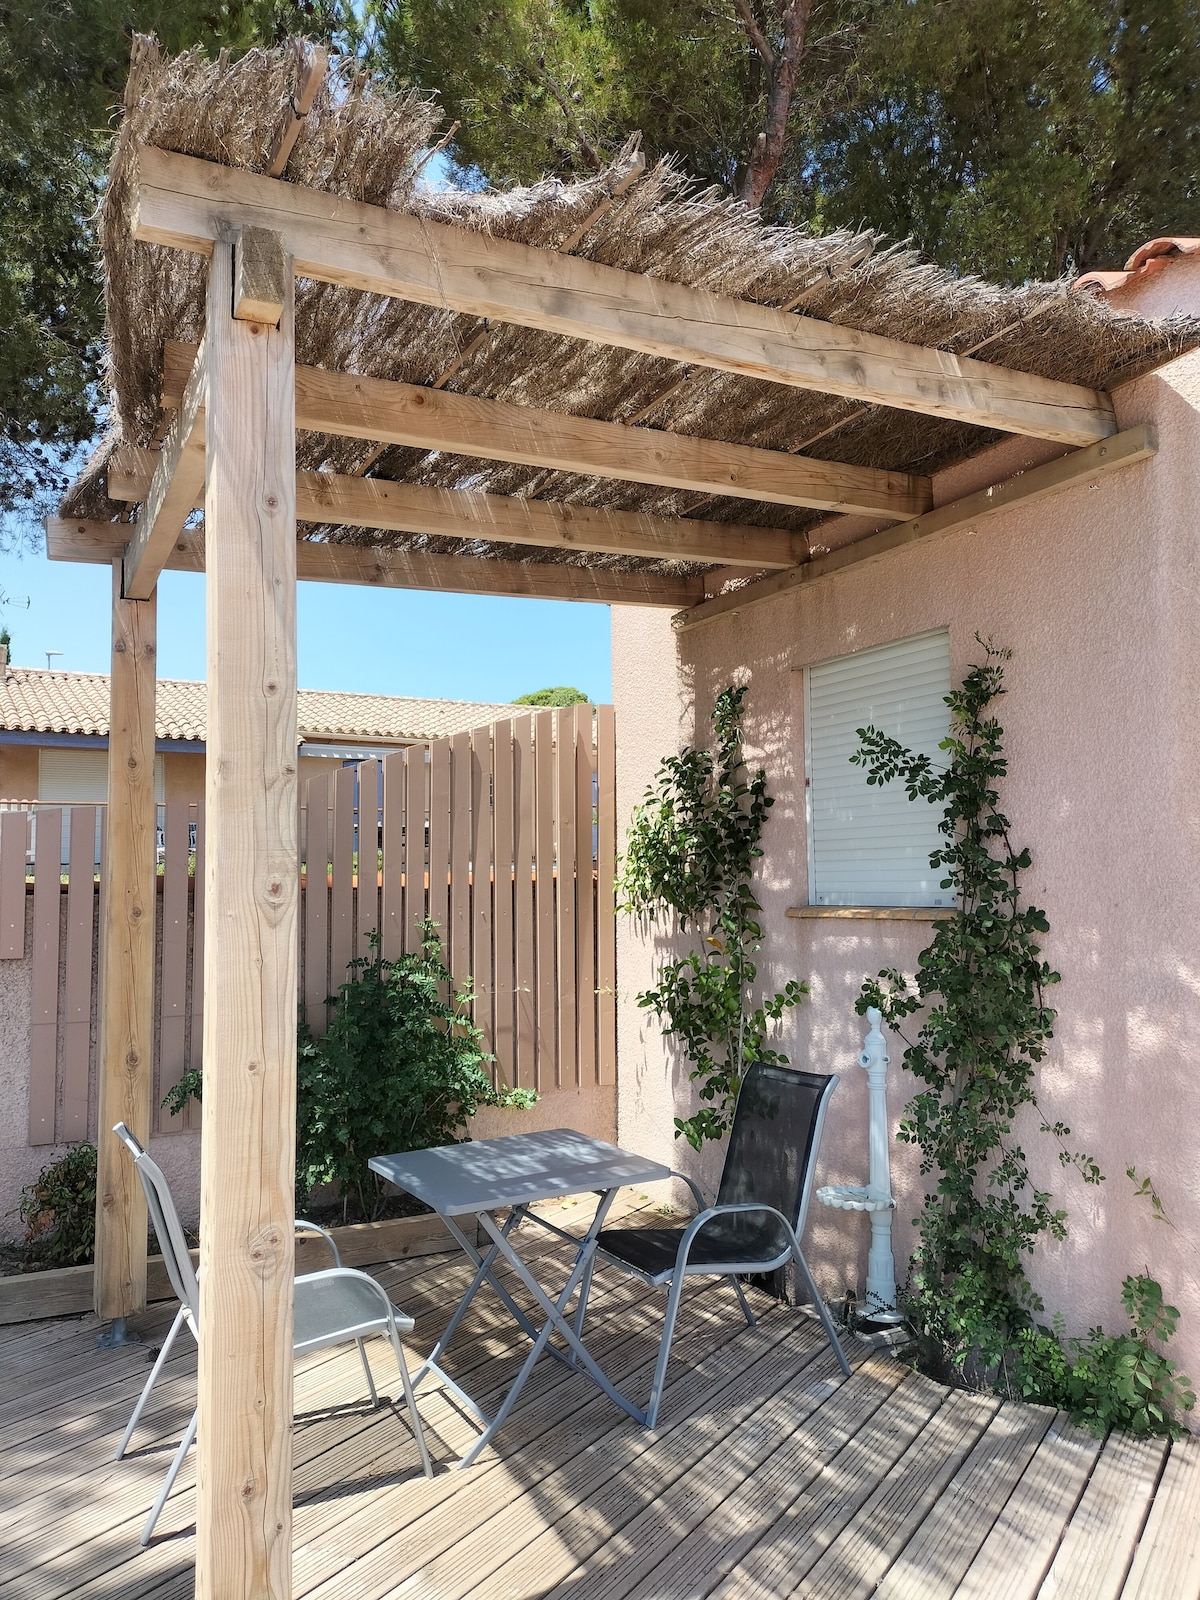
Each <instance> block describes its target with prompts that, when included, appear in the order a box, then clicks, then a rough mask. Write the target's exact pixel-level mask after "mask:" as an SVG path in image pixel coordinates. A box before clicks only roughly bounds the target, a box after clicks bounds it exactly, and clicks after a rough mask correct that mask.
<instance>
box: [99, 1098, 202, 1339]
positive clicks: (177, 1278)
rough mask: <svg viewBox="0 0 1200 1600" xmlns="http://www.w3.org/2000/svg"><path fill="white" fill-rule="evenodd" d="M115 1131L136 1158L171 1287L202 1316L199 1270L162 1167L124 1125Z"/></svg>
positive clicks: (151, 1222) (151, 1220)
mask: <svg viewBox="0 0 1200 1600" xmlns="http://www.w3.org/2000/svg"><path fill="white" fill-rule="evenodd" d="M113 1132H114V1133H115V1134H116V1136H117V1138H118V1139H120V1141H121V1143H122V1144H123V1145H124V1146H125V1148H126V1149H127V1150H128V1151H129V1153H130V1155H131V1156H132V1157H133V1165H134V1169H135V1170H136V1172H137V1175H138V1177H139V1178H140V1179H141V1182H142V1188H143V1190H144V1191H145V1194H146V1206H147V1208H148V1209H149V1212H150V1224H151V1226H152V1227H153V1229H154V1236H155V1238H156V1239H157V1240H158V1248H159V1249H160V1250H161V1251H162V1255H163V1264H164V1265H165V1267H166V1269H167V1276H168V1277H169V1278H170V1280H171V1287H172V1288H173V1289H174V1291H175V1293H176V1294H177V1295H178V1296H179V1298H180V1300H181V1301H182V1302H183V1304H184V1305H185V1306H187V1307H188V1308H189V1310H190V1311H191V1313H192V1316H193V1317H199V1315H200V1289H199V1285H198V1284H197V1282H196V1269H195V1267H194V1266H193V1265H192V1258H191V1255H190V1254H189V1252H188V1246H187V1236H186V1235H185V1234H184V1231H183V1223H182V1222H180V1220H179V1212H178V1211H177V1210H176V1209H175V1201H174V1199H173V1198H172V1196H171V1190H170V1188H169V1187H168V1184H167V1180H166V1178H165V1177H163V1173H162V1168H161V1167H160V1166H159V1165H158V1164H157V1162H154V1161H152V1160H151V1159H150V1157H149V1156H148V1155H147V1153H146V1150H145V1147H144V1146H143V1145H142V1143H141V1141H140V1140H138V1139H136V1138H135V1137H134V1135H133V1134H132V1133H130V1131H129V1129H128V1128H127V1127H126V1126H125V1124H124V1123H123V1122H118V1123H117V1125H116V1127H115V1128H114V1129H113Z"/></svg>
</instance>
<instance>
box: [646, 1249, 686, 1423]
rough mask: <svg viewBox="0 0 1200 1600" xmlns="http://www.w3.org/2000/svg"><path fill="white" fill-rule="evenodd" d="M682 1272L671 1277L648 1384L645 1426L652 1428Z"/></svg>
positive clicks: (662, 1382) (665, 1367)
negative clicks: (650, 1381) (654, 1359)
mask: <svg viewBox="0 0 1200 1600" xmlns="http://www.w3.org/2000/svg"><path fill="white" fill-rule="evenodd" d="M683 1280H684V1274H683V1273H682V1272H677V1273H676V1274H675V1276H674V1277H673V1278H672V1279H671V1292H670V1294H668V1296H667V1314H666V1317H665V1319H664V1321H663V1331H662V1343H661V1344H660V1345H659V1347H658V1360H657V1361H656V1362H655V1364H654V1382H653V1383H652V1384H651V1385H650V1404H649V1405H648V1406H647V1407H646V1426H647V1427H648V1428H652V1427H653V1426H654V1424H655V1423H656V1422H657V1420H658V1408H659V1406H660V1405H661V1403H662V1393H663V1386H664V1384H665V1383H666V1381H667V1361H668V1359H669V1357H670V1354H671V1340H672V1338H673V1337H674V1335H675V1318H676V1317H677V1316H678V1315H679V1302H680V1300H681V1298H682V1297H683Z"/></svg>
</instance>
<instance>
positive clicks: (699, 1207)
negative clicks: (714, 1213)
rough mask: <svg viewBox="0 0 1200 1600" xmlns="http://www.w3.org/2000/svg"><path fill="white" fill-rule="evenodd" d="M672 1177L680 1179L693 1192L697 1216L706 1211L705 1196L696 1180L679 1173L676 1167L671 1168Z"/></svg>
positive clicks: (684, 1173)
mask: <svg viewBox="0 0 1200 1600" xmlns="http://www.w3.org/2000/svg"><path fill="white" fill-rule="evenodd" d="M671 1176H672V1177H673V1178H678V1179H679V1180H680V1182H682V1183H686V1184H687V1186H688V1188H689V1189H690V1190H691V1191H692V1199H693V1200H695V1202H696V1212H697V1214H699V1213H700V1212H701V1211H704V1210H705V1209H706V1206H705V1201H704V1196H703V1195H702V1194H701V1192H700V1185H699V1184H698V1183H696V1182H695V1180H694V1179H692V1178H689V1177H688V1175H687V1173H686V1172H679V1171H678V1170H677V1169H676V1168H675V1167H672V1168H671Z"/></svg>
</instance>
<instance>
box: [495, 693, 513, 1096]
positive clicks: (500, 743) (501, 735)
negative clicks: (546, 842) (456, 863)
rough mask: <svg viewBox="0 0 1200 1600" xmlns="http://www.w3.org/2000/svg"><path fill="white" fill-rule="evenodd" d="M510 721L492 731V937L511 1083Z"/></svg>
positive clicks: (500, 1046) (500, 1047)
mask: <svg viewBox="0 0 1200 1600" xmlns="http://www.w3.org/2000/svg"><path fill="white" fill-rule="evenodd" d="M512 731H513V729H512V723H511V722H498V723H497V724H496V726H495V728H494V730H493V733H492V741H493V742H492V760H493V763H494V765H493V768H492V774H493V827H494V837H495V855H494V858H493V859H494V861H495V892H494V895H493V899H492V938H493V943H494V945H495V950H496V988H495V995H496V1001H495V1011H496V1024H495V1026H496V1032H495V1044H494V1046H493V1048H494V1050H495V1052H496V1073H497V1081H498V1082H500V1083H503V1084H506V1085H507V1086H509V1087H510V1088H511V1087H512V1084H513V803H514V796H513V742H512Z"/></svg>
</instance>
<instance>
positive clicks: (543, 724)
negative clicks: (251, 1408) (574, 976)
mask: <svg viewBox="0 0 1200 1600" xmlns="http://www.w3.org/2000/svg"><path fill="white" fill-rule="evenodd" d="M533 757H534V768H535V779H534V829H533V851H534V858H533V874H534V957H535V960H536V963H537V1082H536V1088H537V1091H538V1093H539V1094H544V1093H545V1092H546V1090H548V1089H553V1088H554V1086H555V1084H556V1083H557V1081H558V1073H557V1061H558V1006H557V993H556V990H555V985H554V946H555V939H554V713H553V711H539V712H537V713H536V714H535V716H534V719H533Z"/></svg>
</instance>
